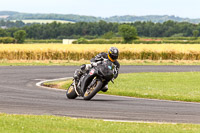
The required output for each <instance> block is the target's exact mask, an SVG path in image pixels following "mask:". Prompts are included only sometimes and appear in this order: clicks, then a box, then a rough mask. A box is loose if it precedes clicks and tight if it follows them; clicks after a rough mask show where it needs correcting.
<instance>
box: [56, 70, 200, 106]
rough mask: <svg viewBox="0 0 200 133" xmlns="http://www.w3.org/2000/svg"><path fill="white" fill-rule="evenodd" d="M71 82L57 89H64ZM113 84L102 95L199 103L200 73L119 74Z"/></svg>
mask: <svg viewBox="0 0 200 133" xmlns="http://www.w3.org/2000/svg"><path fill="white" fill-rule="evenodd" d="M71 82H72V81H67V82H66V83H63V85H62V87H59V86H57V87H58V88H62V89H63V88H64V89H66V88H68V86H69V85H70V83H71ZM114 82H115V83H114V84H112V83H109V85H108V86H109V90H108V91H107V92H106V93H103V94H109V95H119V96H130V97H138V98H151V99H162V100H175V101H187V102H200V84H199V83H200V72H178V73H133V74H120V75H119V77H118V78H117V79H116V80H115V81H114ZM53 84H57V83H53ZM63 86H64V87H63ZM100 93H102V92H100Z"/></svg>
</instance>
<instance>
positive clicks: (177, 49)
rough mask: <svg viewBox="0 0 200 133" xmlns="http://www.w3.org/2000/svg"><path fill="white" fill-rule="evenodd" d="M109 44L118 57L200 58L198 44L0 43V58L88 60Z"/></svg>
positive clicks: (104, 50)
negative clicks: (116, 50) (118, 53)
mask: <svg viewBox="0 0 200 133" xmlns="http://www.w3.org/2000/svg"><path fill="white" fill-rule="evenodd" d="M111 46H114V47H117V48H118V49H119V51H120V59H142V60H144V59H150V60H161V59H164V60H168V59H172V60H174V59H176V60H177V59H178V60H200V45H199V44H192V45H186V44H139V45H137V44H135V45H129V44H115V45H109V44H104V45H100V44H84V45H83V44H82V45H80V44H73V45H63V44H8V45H5V44H0V59H8V60H16V59H17V60H20V59H23V60H24V59H25V60H52V59H54V60H56V59H59V60H80V59H87V60H88V59H90V58H92V57H94V56H95V55H96V54H98V53H100V52H107V50H108V49H109V48H110V47H111Z"/></svg>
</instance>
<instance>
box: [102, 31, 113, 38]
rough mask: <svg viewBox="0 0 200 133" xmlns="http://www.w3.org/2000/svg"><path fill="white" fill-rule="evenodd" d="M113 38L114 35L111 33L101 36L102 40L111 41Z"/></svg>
mask: <svg viewBox="0 0 200 133" xmlns="http://www.w3.org/2000/svg"><path fill="white" fill-rule="evenodd" d="M113 36H114V33H113V32H112V31H109V32H107V33H105V34H104V35H103V36H102V38H104V39H112V38H113Z"/></svg>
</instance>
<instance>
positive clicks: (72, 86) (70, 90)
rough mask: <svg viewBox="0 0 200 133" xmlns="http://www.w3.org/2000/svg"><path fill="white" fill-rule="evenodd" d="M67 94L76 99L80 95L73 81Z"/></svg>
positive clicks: (68, 96)
mask: <svg viewBox="0 0 200 133" xmlns="http://www.w3.org/2000/svg"><path fill="white" fill-rule="evenodd" d="M66 96H67V98H69V99H75V98H76V97H77V96H78V95H77V94H76V91H75V88H74V85H73V83H72V84H71V85H70V86H69V88H68V89H67V92H66Z"/></svg>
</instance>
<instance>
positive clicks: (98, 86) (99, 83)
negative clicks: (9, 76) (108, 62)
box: [83, 80, 103, 100]
mask: <svg viewBox="0 0 200 133" xmlns="http://www.w3.org/2000/svg"><path fill="white" fill-rule="evenodd" d="M102 85H103V83H102V81H99V80H96V82H95V83H94V84H93V85H92V86H91V87H90V88H88V89H87V90H86V91H85V93H84V97H83V98H84V100H90V99H92V98H93V97H94V96H95V95H96V94H97V93H98V92H99V91H100V90H101V87H102Z"/></svg>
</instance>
